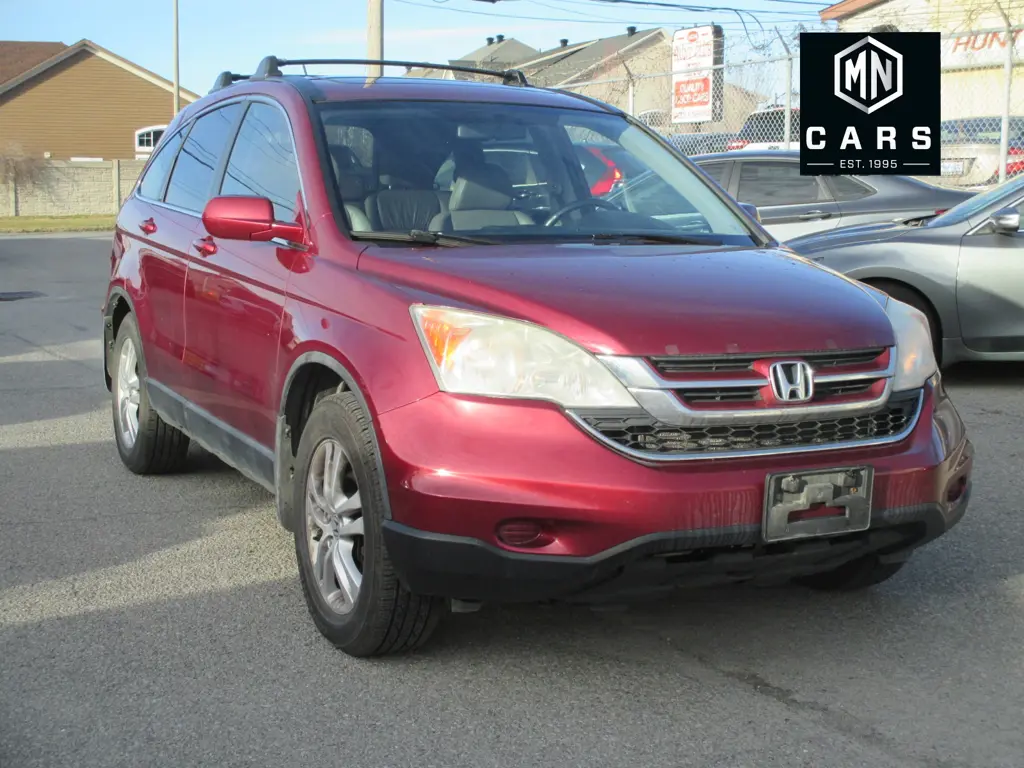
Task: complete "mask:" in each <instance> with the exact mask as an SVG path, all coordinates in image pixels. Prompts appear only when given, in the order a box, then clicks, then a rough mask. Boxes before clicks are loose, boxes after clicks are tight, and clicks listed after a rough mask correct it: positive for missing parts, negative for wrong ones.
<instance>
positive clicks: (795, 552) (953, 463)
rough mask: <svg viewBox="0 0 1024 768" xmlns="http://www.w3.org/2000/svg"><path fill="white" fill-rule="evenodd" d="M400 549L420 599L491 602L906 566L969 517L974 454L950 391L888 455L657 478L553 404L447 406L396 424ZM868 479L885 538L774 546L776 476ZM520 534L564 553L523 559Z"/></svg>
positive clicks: (388, 526) (835, 455)
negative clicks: (540, 536)
mask: <svg viewBox="0 0 1024 768" xmlns="http://www.w3.org/2000/svg"><path fill="white" fill-rule="evenodd" d="M380 429H381V433H382V437H383V439H382V440H381V446H382V453H383V459H384V467H385V473H386V476H387V480H388V493H389V496H390V500H391V517H390V519H388V520H386V521H385V522H384V538H385V545H386V547H387V549H388V551H389V553H390V555H391V558H392V560H393V561H394V565H395V568H396V570H397V571H398V574H399V576H400V577H401V578H402V580H403V581H404V583H405V584H406V585H407V586H408V587H409V588H410V589H412V590H413V591H415V592H419V593H423V594H432V595H439V596H444V597H451V598H459V599H464V600H487V601H492V600H493V601H501V602H505V601H534V600H544V599H555V598H557V599H573V600H604V599H612V600H617V599H621V598H622V597H624V596H627V595H631V594H635V593H637V592H650V591H652V590H653V591H658V590H661V589H669V588H672V587H675V586H678V585H683V584H687V585H689V584H693V585H699V584H711V583H721V582H729V581H737V580H749V579H769V580H775V579H779V578H788V577H791V576H794V575H798V574H801V573H810V572H816V571H824V570H830V569H831V568H834V567H837V566H838V565H840V564H842V563H843V562H846V561H847V560H850V559H853V558H857V557H861V556H863V555H865V554H869V553H875V554H878V555H879V556H881V557H884V558H887V559H902V558H905V557H907V556H908V555H909V554H910V552H912V551H913V550H914V549H915V548H917V547H920V546H922V545H924V544H926V543H928V542H929V541H932V540H933V539H935V538H936V537H938V536H940V535H942V534H943V533H945V532H946V531H947V530H949V528H951V527H952V526H953V525H955V524H956V523H957V522H958V521H959V520H960V518H961V517H962V516H963V514H964V512H965V511H966V507H967V503H968V499H969V494H970V475H971V470H972V465H973V454H974V450H973V446H972V445H971V443H970V441H969V440H968V439H967V437H966V434H965V431H964V427H963V423H962V421H961V420H960V417H959V415H958V414H957V413H956V410H955V408H954V407H953V405H952V403H951V402H950V401H949V399H948V397H947V396H946V394H945V392H944V390H943V388H942V386H941V381H940V379H939V378H938V377H936V379H935V380H934V381H933V382H932V383H930V384H929V385H928V386H927V387H926V392H925V398H924V404H923V406H922V411H921V415H920V420H919V422H918V424H917V427H916V428H915V429H914V431H913V432H912V433H911V434H910V436H909V437H907V438H906V439H905V440H902V441H901V442H899V443H895V444H892V445H887V446H879V447H874V448H866V449H856V450H848V451H847V450H841V451H829V452H827V453H826V452H822V453H805V454H799V455H788V456H785V455H784V456H774V457H757V458H752V459H732V458H718V459H714V458H709V459H707V460H704V461H687V462H681V463H680V464H676V465H660V466H652V465H644V464H642V463H639V462H636V461H634V460H632V459H630V458H627V457H625V456H622V455H621V454H619V453H617V452H615V451H613V450H610V449H609V448H608V447H607V446H605V445H603V444H601V443H599V442H598V441H597V440H595V439H594V438H592V437H591V436H589V435H587V434H585V433H584V432H583V431H582V430H580V429H579V428H578V427H576V426H575V425H573V424H572V423H571V422H570V421H569V420H568V419H567V418H566V417H565V416H564V415H563V414H562V413H561V412H560V411H559V410H558V409H557V408H554V407H551V406H548V405H545V404H532V403H530V404H526V403H509V402H497V403H496V402H488V401H483V400H474V399H469V398H457V397H452V396H450V395H445V394H438V395H434V396H432V397H429V398H426V399H424V400H421V401H418V402H416V403H413V404H411V405H409V406H405V407H403V408H400V409H396V410H395V411H390V412H387V413H385V414H382V415H381V418H380ZM860 464H868V465H871V466H872V467H873V468H874V473H875V480H874V492H873V503H872V506H873V512H872V524H871V527H870V528H869V529H868V530H867V531H864V532H861V533H854V534H847V535H839V536H830V537H823V538H816V539H808V540H803V541H798V542H787V543H778V544H770V545H769V544H766V543H765V542H764V540H763V538H762V535H761V520H762V512H763V507H764V486H765V477H766V475H767V474H769V473H775V472H789V471H794V472H796V471H806V470H815V469H827V468H832V467H837V466H853V465H860ZM509 520H531V521H539V522H540V523H541V524H542V525H543V526H544V529H545V531H546V532H548V533H550V536H549V543H547V544H546V545H545V546H541V547H537V548H532V549H531V548H516V547H511V546H508V545H506V544H505V543H503V542H502V541H501V540H500V539H499V538H498V535H497V530H498V527H499V525H500V524H501V523H502V522H504V521H509Z"/></svg>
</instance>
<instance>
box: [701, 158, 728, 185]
mask: <svg viewBox="0 0 1024 768" xmlns="http://www.w3.org/2000/svg"><path fill="white" fill-rule="evenodd" d="M726 165H728V164H727V163H708V164H707V165H702V166H701V167H700V169H701V170H702V171H704V173H706V174H707V175H708V176H710V177H711V178H712V179H714V180H715V181H716V182H718V184H719V185H721V183H722V178H723V177H724V176H725V166H726Z"/></svg>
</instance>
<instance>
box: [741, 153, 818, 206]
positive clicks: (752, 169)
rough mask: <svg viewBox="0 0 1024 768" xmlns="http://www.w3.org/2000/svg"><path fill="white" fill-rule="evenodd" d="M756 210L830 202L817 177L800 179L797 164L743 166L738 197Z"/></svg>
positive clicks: (743, 164)
mask: <svg viewBox="0 0 1024 768" xmlns="http://www.w3.org/2000/svg"><path fill="white" fill-rule="evenodd" d="M736 197H737V199H739V201H740V202H743V203H752V204H753V205H756V206H772V205H799V204H801V203H818V202H825V201H829V200H830V197H831V196H830V195H828V194H827V193H826V192H825V191H824V190H823V189H822V187H821V184H820V183H819V181H818V179H817V177H815V176H801V175H800V165H799V164H798V163H778V162H763V163H759V162H743V163H740V182H739V189H738V190H737V194H736Z"/></svg>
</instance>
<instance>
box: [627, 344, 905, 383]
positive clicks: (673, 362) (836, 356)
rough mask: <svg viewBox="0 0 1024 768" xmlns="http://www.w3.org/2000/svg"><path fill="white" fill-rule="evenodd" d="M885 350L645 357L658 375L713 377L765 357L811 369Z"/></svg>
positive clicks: (855, 361) (859, 360) (860, 361)
mask: <svg viewBox="0 0 1024 768" xmlns="http://www.w3.org/2000/svg"><path fill="white" fill-rule="evenodd" d="M884 352H885V347H875V348H872V349H852V350H832V351H825V352H789V353H786V352H776V353H772V354H771V355H692V356H687V357H680V356H657V355H656V356H653V357H649V358H647V359H648V360H650V361H651V364H652V365H653V366H654V368H655V370H657V372H658V373H660V374H661V375H662V376H674V375H679V374H690V375H693V374H700V375H707V374H715V373H726V372H732V371H752V370H753V369H754V363H756V362H757V361H758V360H763V359H764V358H766V357H774V358H780V359H787V360H788V359H794V358H799V359H801V360H806V361H807V362H808V363H810V364H811V366H812V367H813V368H815V369H823V368H838V367H840V366H843V367H845V366H851V365H867V364H868V363H871V362H872V361H874V360H876V359H878V358H879V357H881V355H882V354H883V353H884Z"/></svg>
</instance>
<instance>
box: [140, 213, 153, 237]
mask: <svg viewBox="0 0 1024 768" xmlns="http://www.w3.org/2000/svg"><path fill="white" fill-rule="evenodd" d="M139 229H141V230H142V231H143V232H145V233H146V234H147V235H152V234H153V233H154V232H156V222H155V221H153V219H152V217H150V218H148V219H146V220H145V221H143V222H140V223H139Z"/></svg>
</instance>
